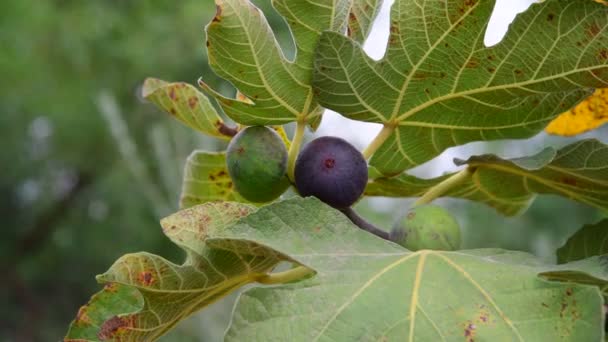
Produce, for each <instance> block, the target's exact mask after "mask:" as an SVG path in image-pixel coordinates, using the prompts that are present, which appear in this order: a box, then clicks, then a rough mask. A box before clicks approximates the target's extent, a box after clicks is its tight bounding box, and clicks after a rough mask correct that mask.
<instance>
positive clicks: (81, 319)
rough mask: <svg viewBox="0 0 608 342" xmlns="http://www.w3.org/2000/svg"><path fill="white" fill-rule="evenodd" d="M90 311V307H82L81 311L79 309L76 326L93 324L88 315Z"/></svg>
mask: <svg viewBox="0 0 608 342" xmlns="http://www.w3.org/2000/svg"><path fill="white" fill-rule="evenodd" d="M88 309H89V305H88V304H87V305H83V306H81V307H80V309H78V313H77V314H76V320H75V323H76V324H84V325H87V324H91V317H89V315H88V314H87V311H88Z"/></svg>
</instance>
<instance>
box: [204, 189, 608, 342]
mask: <svg viewBox="0 0 608 342" xmlns="http://www.w3.org/2000/svg"><path fill="white" fill-rule="evenodd" d="M207 242H208V244H209V245H210V246H211V247H213V248H218V249H225V250H228V251H247V253H248V254H256V255H257V254H258V251H259V253H260V254H262V253H266V250H267V249H268V248H271V249H272V250H274V251H276V252H277V253H278V254H282V255H289V256H290V257H292V258H293V259H294V260H296V261H297V262H298V263H300V264H304V265H306V266H309V267H311V268H313V269H314V270H315V271H316V272H317V275H316V276H315V277H313V278H310V279H308V280H305V281H302V282H299V283H296V284H289V285H281V286H277V287H272V288H254V289H251V290H248V291H246V292H245V293H244V294H243V295H241V297H240V299H239V302H238V304H237V307H236V309H235V313H234V316H233V321H232V325H231V327H230V328H229V330H228V332H227V335H226V340H228V341H258V340H259V341H317V340H323V341H330V340H333V341H378V340H386V341H389V340H391V341H392V340H400V341H401V340H404V339H407V340H409V341H441V340H458V341H460V340H469V341H470V340H488V341H503V340H504V341H518V340H519V341H523V340H526V341H555V340H560V339H563V340H581V341H582V340H590V341H591V340H598V339H599V338H600V337H601V336H602V334H603V333H602V328H603V326H602V323H603V321H602V314H601V312H602V311H601V310H602V299H601V296H600V294H599V291H598V289H597V288H595V287H590V286H584V285H577V284H565V283H552V282H546V281H543V280H541V279H539V278H538V276H537V274H538V273H539V272H541V271H543V270H547V269H551V267H550V266H543V265H541V264H540V263H539V262H538V261H537V260H536V259H534V257H532V256H530V255H528V254H524V253H518V252H507V251H502V250H476V251H463V252H439V251H421V252H417V253H411V252H409V251H407V250H405V249H403V248H401V247H400V246H398V245H396V244H393V243H391V242H387V241H385V240H382V239H380V238H377V237H376V236H373V235H371V234H369V233H366V232H364V231H362V230H360V229H358V228H357V227H355V226H353V225H352V223H350V221H349V220H348V219H347V218H346V217H344V216H343V215H342V214H341V213H340V212H338V211H336V210H334V209H331V208H330V207H328V206H326V205H324V204H323V203H321V202H319V201H318V200H316V199H314V198H307V199H294V200H288V201H284V202H279V203H277V204H273V205H270V206H266V207H263V208H261V209H260V210H258V211H257V212H256V213H255V214H252V215H250V216H248V217H246V218H245V219H243V220H241V221H239V222H238V223H236V224H235V225H234V226H231V227H230V228H229V229H227V230H224V231H223V232H220V234H218V235H216V236H215V237H214V238H212V239H209V240H207ZM446 285H447V286H446ZM370 313H373V314H370ZM353 322H365V324H353Z"/></svg>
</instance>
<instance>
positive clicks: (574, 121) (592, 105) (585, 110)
mask: <svg viewBox="0 0 608 342" xmlns="http://www.w3.org/2000/svg"><path fill="white" fill-rule="evenodd" d="M598 1H599V0H598ZM602 1H605V0H602ZM607 122H608V88H603V89H597V90H596V91H595V93H594V94H593V95H591V96H590V97H588V98H587V99H586V100H585V101H583V102H581V103H579V104H578V106H576V107H574V108H573V109H572V110H570V111H568V112H565V113H563V114H561V115H560V116H558V117H557V118H556V119H555V120H553V121H552V122H551V123H550V124H549V126H547V128H546V131H547V133H549V134H555V135H562V136H573V135H577V134H581V133H585V132H587V131H590V130H592V129H596V128H598V127H600V126H601V125H603V124H605V123H607Z"/></svg>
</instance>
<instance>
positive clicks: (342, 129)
mask: <svg viewBox="0 0 608 342" xmlns="http://www.w3.org/2000/svg"><path fill="white" fill-rule="evenodd" d="M448 1H449V0H448ZM393 2H394V0H385V1H384V4H383V6H382V9H381V11H380V14H379V15H378V18H377V20H376V23H375V24H374V27H373V29H372V32H371V34H370V36H369V38H368V39H367V42H366V44H365V51H366V52H367V53H368V54H369V55H370V56H371V57H372V58H375V59H380V58H382V56H383V55H384V51H385V50H386V44H387V42H388V34H389V22H390V18H389V13H390V6H391V5H392V4H393ZM534 2H535V1H534V0H496V8H495V10H494V14H493V16H492V18H491V19H490V23H489V26H488V31H487V33H486V38H485V43H486V45H494V44H496V43H498V42H500V40H501V39H502V37H503V36H504V35H505V33H506V31H507V29H508V26H509V24H510V23H511V22H512V21H513V19H514V18H515V16H516V15H517V13H520V12H522V11H524V10H526V9H527V8H528V7H529V6H530V5H531V4H532V3H534ZM380 129H381V126H380V125H379V124H370V123H363V122H359V121H352V120H349V119H346V118H344V117H343V116H340V115H338V114H336V113H333V112H331V111H327V112H326V114H325V115H324V116H323V124H322V125H321V127H320V129H319V131H318V132H317V133H316V134H315V136H323V135H334V136H339V137H342V138H345V139H347V140H348V141H350V142H352V143H353V144H355V145H356V146H357V147H359V148H364V147H365V146H367V144H369V142H370V141H371V140H372V139H373V138H374V137H375V136H376V134H377V133H378V132H379V131H380ZM452 152H453V153H454V152H455V151H452ZM453 153H448V154H444V155H442V156H441V157H440V158H439V159H438V160H435V162H436V163H438V164H440V165H451V166H453V164H452V162H451V160H452V157H453V156H454V155H453ZM431 168H433V167H431Z"/></svg>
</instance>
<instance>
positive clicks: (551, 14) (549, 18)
mask: <svg viewBox="0 0 608 342" xmlns="http://www.w3.org/2000/svg"><path fill="white" fill-rule="evenodd" d="M553 19H555V14H553V13H549V15H547V21H553Z"/></svg>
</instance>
